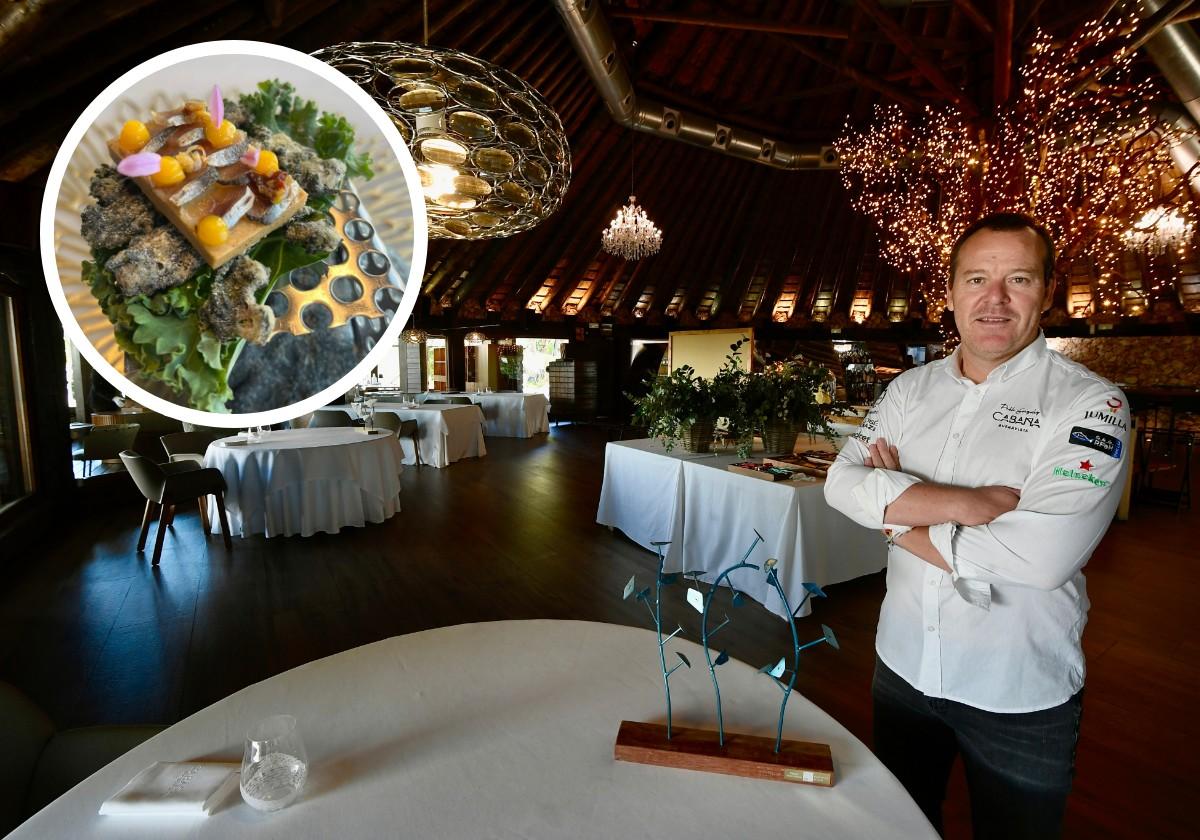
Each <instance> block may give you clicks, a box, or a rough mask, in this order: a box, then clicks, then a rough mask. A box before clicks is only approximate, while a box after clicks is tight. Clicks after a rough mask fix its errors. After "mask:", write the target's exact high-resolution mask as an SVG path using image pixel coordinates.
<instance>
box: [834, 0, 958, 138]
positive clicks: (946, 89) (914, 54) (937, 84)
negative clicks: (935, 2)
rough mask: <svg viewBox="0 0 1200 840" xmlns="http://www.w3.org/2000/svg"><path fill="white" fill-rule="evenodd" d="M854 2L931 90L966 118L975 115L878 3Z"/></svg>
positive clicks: (953, 87) (933, 64)
mask: <svg viewBox="0 0 1200 840" xmlns="http://www.w3.org/2000/svg"><path fill="white" fill-rule="evenodd" d="M857 3H858V8H859V9H861V10H862V12H863V14H865V15H867V17H869V18H870V19H871V20H873V21H874V22H875V25H876V26H878V27H879V28H880V29H881V30H882V31H883V32H884V34H886V35H887V36H888V37H889V38H890V39H891V41H892V43H893V44H895V46H896V49H897V50H899V51H900V52H902V53H903V54H904V56H905V57H906V58H907V59H908V60H909V61H911V62H912V63H913V65H914V66H915V67H917V68H918V69H919V70H920V71H921V74H922V75H923V76H924V77H925V78H926V79H928V80H929V83H930V84H932V85H933V87H934V89H936V90H937V91H938V92H939V93H940V94H942V95H943V96H944V97H946V98H947V99H949V100H950V101H951V102H953V103H954V104H956V105H957V106H958V107H959V108H960V109H961V110H962V111H963V113H964V114H966V115H967V116H968V117H974V116H977V115H978V113H979V109H978V108H976V107H975V103H973V102H972V101H971V100H970V99H968V98H967V96H966V94H964V93H963V92H962V91H961V90H960V89H959V88H958V87H957V86H956V85H954V84H952V83H951V82H950V80H949V79H947V78H946V76H945V75H944V74H943V73H942V71H941V70H940V69H938V66H937V65H936V64H935V63H934V62H933V60H932V59H930V58H929V57H928V56H927V55H925V53H924V51H923V50H922V49H921V48H920V47H918V46H917V45H916V44H915V43H913V40H912V38H911V37H909V35H908V33H907V32H905V31H904V27H902V26H901V25H900V24H899V23H897V22H896V20H895V19H894V18H893V17H892V16H891V15H890V14H888V13H887V12H886V11H885V10H884V8H883V7H882V6H880V5H879V2H878V0H857Z"/></svg>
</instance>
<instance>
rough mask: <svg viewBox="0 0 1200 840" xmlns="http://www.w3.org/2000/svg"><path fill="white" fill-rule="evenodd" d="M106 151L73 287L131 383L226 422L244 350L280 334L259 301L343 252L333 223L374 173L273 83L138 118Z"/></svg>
mask: <svg viewBox="0 0 1200 840" xmlns="http://www.w3.org/2000/svg"><path fill="white" fill-rule="evenodd" d="M187 93H189V94H190V93H192V92H191V91H188V92H187ZM105 148H106V151H107V154H108V156H109V157H110V158H111V163H102V164H100V165H99V166H96V167H95V168H94V169H92V170H91V172H90V173H89V180H88V194H89V198H90V199H91V201H90V202H89V203H88V204H87V205H86V206H84V207H83V208H82V211H81V213H80V217H79V218H80V227H79V231H80V234H81V236H82V237H83V239H84V240H85V241H86V246H87V249H88V251H89V254H88V258H87V259H85V260H83V261H82V264H81V266H80V277H81V279H82V281H83V283H84V284H86V286H87V287H88V288H89V289H90V291H91V294H92V295H93V296H94V298H95V300H96V301H97V302H98V303H99V307H100V309H101V311H102V312H103V314H104V316H105V317H106V318H107V319H108V321H109V322H110V323H111V325H112V330H113V336H114V338H115V342H116V344H117V346H118V347H119V349H120V350H121V351H122V352H123V354H124V357H125V358H124V361H125V369H126V373H127V374H130V373H134V374H136V376H138V377H140V378H141V379H143V380H145V381H148V382H150V383H153V384H155V385H157V386H159V387H160V388H163V387H165V388H166V389H167V390H168V391H170V392H172V395H173V400H172V401H174V402H178V403H181V404H185V405H188V406H190V407H192V408H196V409H199V410H202V411H209V412H225V411H227V410H228V409H227V407H226V404H227V403H228V402H229V400H230V399H231V398H232V396H233V394H232V391H231V390H230V388H229V373H230V371H231V369H232V368H233V365H234V364H235V363H236V361H237V358H238V356H239V354H240V352H241V350H242V348H243V347H244V345H245V344H246V343H247V342H249V343H252V344H264V343H265V342H266V341H267V340H268V339H269V338H270V337H271V336H272V335H273V334H274V332H275V331H276V330H277V323H276V316H275V312H274V311H273V309H272V307H271V306H269V305H267V298H268V296H269V295H270V294H271V292H272V290H273V289H274V288H275V286H276V284H277V283H279V281H280V280H281V278H284V277H285V276H286V275H288V274H289V273H290V272H292V271H294V270H296V269H300V268H303V267H305V266H310V265H313V264H317V263H322V262H323V261H325V260H326V259H327V258H328V257H330V254H331V253H333V252H336V251H338V250H339V249H340V248H341V247H342V238H341V235H340V233H339V231H338V230H337V229H336V228H335V227H334V224H333V221H334V218H333V216H332V215H331V214H330V212H329V211H330V209H331V207H332V206H333V205H334V203H335V201H338V200H339V198H340V197H342V196H345V195H346V190H347V189H348V179H349V178H351V177H354V178H355V179H357V180H359V181H362V180H363V179H366V178H370V177H371V175H372V168H371V159H370V157H369V156H368V155H367V154H365V153H363V152H362V151H360V150H358V149H356V145H355V130H354V127H353V126H352V125H351V124H350V123H349V122H348V121H347V120H346V119H345V118H344V117H342V116H340V115H338V114H335V113H329V112H324V111H321V110H320V109H319V108H318V106H317V105H316V104H315V103H314V102H312V101H309V100H306V99H304V98H303V97H302V96H300V95H298V93H297V91H296V89H295V88H294V87H293V85H291V84H290V83H288V82H281V81H278V80H264V81H261V82H259V83H258V84H257V86H256V87H252V88H251V91H250V92H249V93H243V94H241V95H233V96H228V97H225V96H222V94H221V91H220V89H219V88H217V87H216V86H213V87H212V88H211V89H210V91H209V94H208V96H207V98H205V99H199V98H194V97H193V98H187V97H186V96H180V97H179V98H178V100H177V101H175V102H173V103H171V105H170V106H169V107H168V108H166V109H165V110H154V109H153V108H151V107H150V106H149V104H147V105H146V107H145V108H144V110H143V112H142V114H140V115H138V117H136V118H134V119H126V120H124V121H123V122H122V123H121V124H120V126H119V130H116V131H112V132H110V136H108V137H107V138H106V141H105Z"/></svg>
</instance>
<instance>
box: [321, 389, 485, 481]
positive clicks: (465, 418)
mask: <svg viewBox="0 0 1200 840" xmlns="http://www.w3.org/2000/svg"><path fill="white" fill-rule="evenodd" d="M331 408H333V409H338V410H341V411H344V412H346V413H347V414H349V415H350V416H351V417H356V416H357V415H356V414H355V412H354V408H353V407H352V406H348V405H331V406H326V409H323V410H327V409H331ZM381 411H388V412H391V413H392V414H395V415H396V416H398V417H399V418H400V419H401V420H416V421H417V441H418V443H419V444H420V446H421V462H422V463H424V464H427V465H429V466H431V467H448V466H450V465H451V464H453V463H454V462H455V461H457V460H459V459H461V458H480V457H482V456H484V455H486V454H487V445H486V444H485V443H484V442H483V411H482V410H481V409H480V408H479V406H477V405H418V406H416V407H412V406H405V404H404V403H398V402H397V403H392V402H378V403H376V404H375V413H376V414H378V413H379V412H381ZM400 445H401V446H402V447H403V448H404V463H405V464H410V465H411V464H415V463H417V455H416V452H414V451H413V447H412V441H410V440H409V439H408V438H404V439H403V440H401V441H400Z"/></svg>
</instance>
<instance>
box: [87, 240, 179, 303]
mask: <svg viewBox="0 0 1200 840" xmlns="http://www.w3.org/2000/svg"><path fill="white" fill-rule="evenodd" d="M105 267H106V268H107V269H108V270H109V271H111V272H112V273H113V276H114V278H115V280H116V283H117V288H119V289H120V290H121V293H122V294H123V295H125V296H126V297H134V296H135V295H152V294H154V293H155V292H161V291H162V290H164V289H172V288H174V287H175V286H178V285H181V284H182V283H183V282H184V281H186V280H187V279H188V278H189V277H191V276H192V274H194V273H195V272H196V269H198V268H199V267H200V255H199V254H197V253H196V251H195V250H194V249H193V248H192V246H191V245H189V244H188V243H187V241H186V240H185V239H184V238H183V237H182V236H180V235H179V234H178V233H176V232H175V231H174V229H172V228H171V227H169V226H167V225H163V226H161V227H157V228H155V229H154V230H152V231H150V232H149V233H143V234H141V235H139V236H135V237H134V238H133V239H132V240H131V241H130V243H129V247H128V248H126V249H125V250H124V251H121V252H120V253H118V254H116V255H115V256H113V257H112V258H111V259H110V260H109V261H108V262H107V263H106V264H105Z"/></svg>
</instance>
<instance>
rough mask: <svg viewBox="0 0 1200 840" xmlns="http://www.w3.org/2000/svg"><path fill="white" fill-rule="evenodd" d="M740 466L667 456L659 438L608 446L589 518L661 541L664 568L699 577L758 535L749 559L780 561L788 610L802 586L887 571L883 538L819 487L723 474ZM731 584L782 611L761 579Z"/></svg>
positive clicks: (732, 458)
mask: <svg viewBox="0 0 1200 840" xmlns="http://www.w3.org/2000/svg"><path fill="white" fill-rule="evenodd" d="M761 455H762V453H758V456H759V457H761ZM739 460H741V459H739V458H737V457H736V455H734V454H720V455H718V456H715V457H714V456H713V455H693V454H691V453H688V452H684V451H683V450H682V449H680V448H679V447H676V448H675V449H673V450H672V451H671V452H670V453H666V452H664V451H663V447H662V444H660V443H659V442H658V441H657V440H633V441H620V442H615V443H609V444H608V447H607V449H606V450H605V457H604V484H603V486H602V487H601V490H600V505H599V508H598V509H597V512H596V521H597V522H599V523H600V524H601V525H609V526H612V527H615V528H620V529H621V530H622V531H623V532H624V533H625V534H626V536H628V537H629V538H630V539H631V540H633V541H634V542H636V543H637V544H638V545H641V546H643V547H645V548H648V549H652V548H653V547H652V546H651V543H652V542H655V541H663V540H669V541H670V542H671V545H670V547H669V548H668V550H667V552H668V553H667V564H666V569H667V571H681V570H688V571H692V570H703V571H704V572H705V575H704V579H706V580H713V579H715V578H716V576H717V574H719V573H720V571H721V570H722V569H724V568H726V567H727V566H729V565H731V564H733V563H735V562H737V560H739V559H741V557H742V555H743V554H744V553H745V551H746V549H747V548H749V547H750V543H751V542H752V541H753V539H754V531H755V530H757V531H758V532H759V533H760V534H762V535H763V540H764V542H763V544H762V545H760V546H759V547H758V548H757V549H755V552H754V554H752V555H751V556H750V560H749V562H751V563H755V564H757V565H760V566H761V565H762V564H763V563H764V562H765V561H766V560H767V559H768V558H771V557H774V558H777V559H778V560H779V579H780V582H781V583H782V584H783V588H784V591H785V592H786V593H787V597H788V600H789V602H790V603H791V606H792V608H793V609H795V607H796V605H797V604H798V603H799V602H800V599H802V598H803V597H804V589H803V587H802V586H801V584H802V583H804V582H806V581H807V582H811V583H816V584H819V585H821V586H824V585H826V584H830V583H838V582H840V581H844V580H850V579H852V578H856V577H859V576H860V575H866V574H871V573H873V572H877V571H879V570H880V569H882V568H884V567H885V566H886V565H887V546H886V544H885V543H884V541H883V538H882V537H881V536H880V535H878V534H875V533H873V532H871V531H869V530H868V529H866V528H862V527H860V526H859V525H857V524H855V523H854V522H852V521H850V520H849V519H848V518H846V517H845V516H843V515H842V514H841V513H838V512H837V511H835V510H833V509H832V508H831V507H829V505H828V504H826V502H825V496H824V492H823V488H822V483H821V482H819V481H813V482H802V483H801V482H793V481H780V482H770V481H763V480H762V479H758V478H752V477H750V476H744V475H738V474H736V473H731V472H729V471H727V470H726V469H725V468H726V466H727V465H729V464H732V463H735V462H736V461H739ZM732 583H733V585H734V586H735V587H737V588H738V589H741V590H742V591H744V592H746V593H747V594H748V595H750V596H751V597H753V598H754V599H755V600H757V601H758V602H759V603H761V604H763V605H765V606H766V607H767V609H769V610H771V611H772V612H774V613H776V614H777V615H780V616H785V615H786V614H787V610H786V609H784V606H783V603H782V602H781V601H780V598H779V595H778V593H776V592H775V590H774V588H773V587H771V586H769V585H768V584H767V582H766V578H765V576H764V575H762V574H760V573H758V572H755V571H753V570H739V571H737V572H734V576H733V580H732ZM809 609H810V608H809V606H805V608H804V611H803V612H802V613H801V615H807V614H808V612H809Z"/></svg>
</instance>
